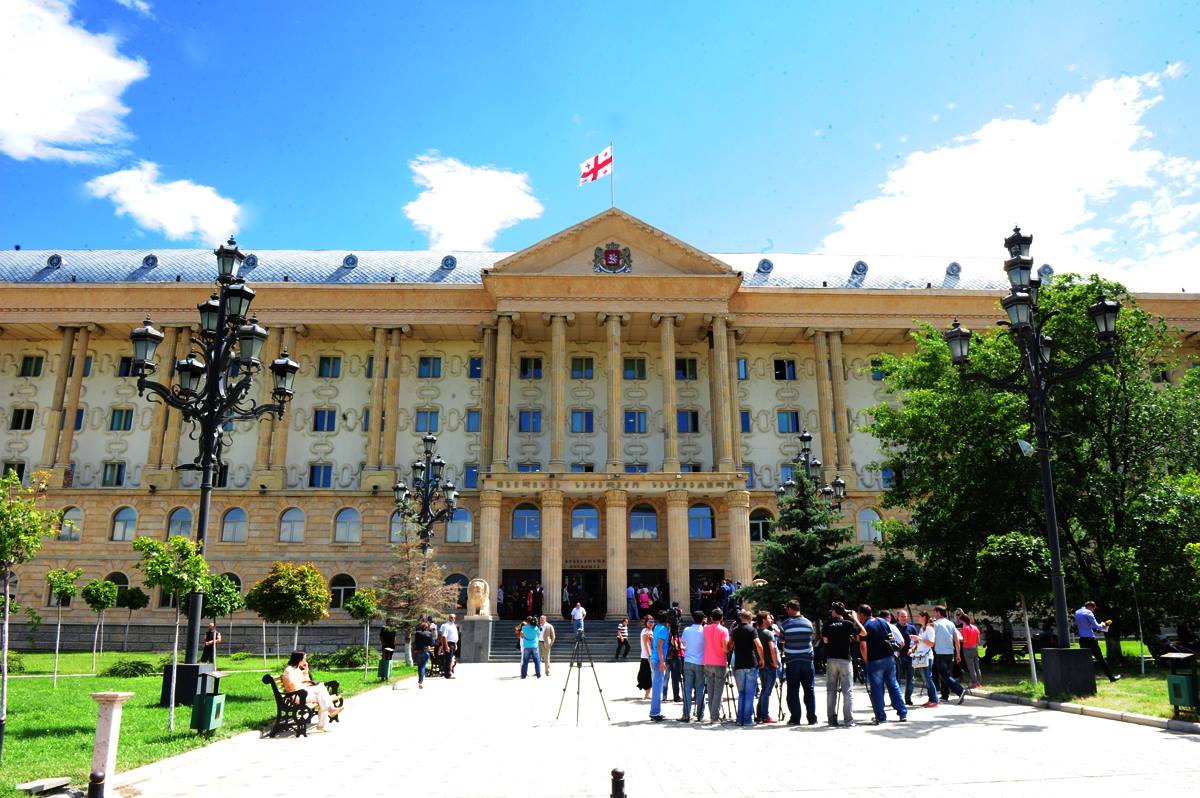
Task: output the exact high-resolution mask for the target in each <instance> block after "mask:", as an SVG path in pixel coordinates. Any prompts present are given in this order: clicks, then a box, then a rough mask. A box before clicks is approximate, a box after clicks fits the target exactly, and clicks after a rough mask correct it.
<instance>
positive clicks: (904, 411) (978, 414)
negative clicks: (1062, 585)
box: [866, 275, 1200, 650]
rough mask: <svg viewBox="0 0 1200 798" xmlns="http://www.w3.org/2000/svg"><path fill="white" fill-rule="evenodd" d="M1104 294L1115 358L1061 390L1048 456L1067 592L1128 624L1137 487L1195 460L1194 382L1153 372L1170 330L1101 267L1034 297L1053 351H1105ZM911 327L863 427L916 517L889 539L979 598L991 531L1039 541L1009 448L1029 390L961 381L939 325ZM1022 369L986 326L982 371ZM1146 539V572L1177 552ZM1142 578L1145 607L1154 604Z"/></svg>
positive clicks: (1032, 481) (1037, 491) (887, 501)
mask: <svg viewBox="0 0 1200 798" xmlns="http://www.w3.org/2000/svg"><path fill="white" fill-rule="evenodd" d="M1100 294H1104V295H1106V296H1108V297H1110V298H1112V297H1116V298H1119V299H1120V300H1121V302H1122V305H1123V309H1122V312H1121V316H1120V319H1119V321H1118V332H1119V339H1118V341H1117V343H1116V357H1115V359H1114V360H1113V362H1112V363H1111V364H1105V365H1098V366H1094V367H1093V368H1091V369H1089V370H1088V371H1087V372H1086V373H1085V374H1084V375H1083V376H1082V377H1081V378H1080V379H1078V380H1076V381H1074V382H1069V383H1064V384H1062V385H1060V386H1059V387H1058V388H1056V389H1055V390H1054V392H1052V394H1051V406H1050V411H1051V413H1050V415H1051V419H1052V422H1053V444H1052V452H1051V455H1052V457H1053V467H1054V477H1055V485H1056V498H1057V509H1058V516H1059V524H1060V536H1061V540H1062V546H1063V565H1064V569H1063V570H1064V573H1065V576H1066V580H1067V588H1068V593H1069V594H1073V596H1074V598H1075V600H1077V601H1082V600H1083V599H1084V598H1093V599H1095V600H1096V601H1098V602H1100V603H1101V604H1102V605H1104V606H1105V607H1106V608H1108V609H1111V610H1112V611H1113V612H1114V617H1115V618H1116V623H1115V624H1114V627H1113V629H1114V631H1116V630H1118V629H1119V628H1120V627H1121V626H1122V625H1123V624H1125V623H1128V622H1130V621H1131V620H1132V618H1133V611H1132V606H1133V602H1132V601H1131V598H1132V597H1131V596H1130V595H1129V592H1128V587H1127V584H1126V583H1127V580H1126V579H1125V578H1124V577H1123V575H1122V572H1121V568H1120V563H1119V562H1118V561H1116V560H1115V559H1114V556H1113V555H1114V553H1116V552H1118V551H1120V550H1122V549H1123V548H1126V547H1129V546H1132V545H1135V544H1136V542H1137V541H1138V539H1139V537H1140V535H1141V534H1142V530H1141V528H1140V523H1139V521H1138V519H1137V517H1136V515H1135V513H1134V512H1133V510H1134V509H1135V508H1136V506H1137V504H1138V500H1139V498H1140V497H1142V496H1145V495H1146V494H1147V492H1148V491H1150V490H1151V489H1152V488H1153V487H1154V486H1155V485H1156V484H1157V483H1158V482H1160V481H1161V480H1162V478H1163V477H1164V475H1165V474H1168V473H1171V472H1173V471H1179V470H1186V469H1187V468H1190V467H1194V465H1195V461H1196V459H1197V456H1198V455H1197V453H1198V452H1200V448H1197V446H1196V445H1195V442H1196V441H1197V440H1200V433H1198V432H1197V428H1198V423H1200V390H1198V388H1200V381H1198V380H1197V379H1195V378H1190V379H1186V380H1183V381H1182V382H1181V383H1180V384H1179V385H1161V386H1159V385H1155V384H1152V382H1151V379H1150V376H1149V375H1150V374H1151V372H1152V370H1159V371H1161V370H1162V369H1165V368H1168V367H1169V366H1170V365H1171V364H1172V363H1173V362H1174V352H1175V350H1176V347H1177V344H1176V342H1175V341H1174V340H1173V339H1172V337H1171V336H1170V334H1169V332H1168V330H1167V327H1166V324H1165V322H1164V321H1163V320H1162V319H1160V318H1154V317H1151V316H1150V315H1148V314H1147V313H1145V312H1144V311H1142V310H1141V309H1140V308H1139V307H1138V306H1137V303H1136V301H1135V300H1134V299H1133V298H1132V297H1131V296H1129V294H1128V293H1127V292H1126V291H1125V290H1124V289H1123V288H1122V287H1121V286H1119V285H1117V284H1114V283H1110V282H1107V281H1104V280H1101V279H1100V278H1097V277H1091V278H1087V279H1084V278H1079V277H1075V276H1072V275H1063V276H1056V277H1055V278H1054V279H1053V281H1052V282H1051V283H1049V284H1047V285H1045V286H1043V287H1042V289H1041V292H1040V296H1039V299H1038V302H1039V305H1040V306H1041V307H1042V308H1043V310H1044V311H1052V312H1054V313H1055V315H1054V316H1053V317H1052V318H1051V319H1050V320H1049V322H1048V323H1047V327H1046V332H1047V334H1048V335H1050V336H1051V337H1052V338H1053V340H1054V352H1055V354H1054V359H1055V362H1058V363H1063V364H1068V363H1075V362H1078V361H1079V360H1081V359H1082V358H1083V357H1085V356H1087V355H1090V354H1093V353H1096V352H1098V351H1099V350H1100V344H1098V343H1097V341H1096V339H1095V334H1094V327H1093V325H1092V322H1091V320H1090V318H1089V317H1088V315H1087V312H1086V309H1087V306H1088V305H1089V304H1091V303H1092V302H1094V301H1095V300H1096V297H1097V296H1098V295H1100ZM913 338H914V340H915V343H916V351H915V352H914V353H912V354H909V355H901V356H891V355H883V356H882V357H881V361H880V362H881V366H882V369H883V372H884V378H885V390H886V391H887V393H888V394H890V400H889V401H888V402H885V403H883V404H880V405H878V406H876V407H874V408H872V410H871V416H872V421H871V423H870V424H869V425H868V426H867V427H866V431H867V432H869V433H870V434H872V435H873V436H874V437H875V438H876V439H877V440H878V441H879V444H880V449H881V452H882V455H883V462H882V464H881V465H882V466H885V467H890V468H892V469H894V470H895V472H896V475H897V479H896V483H895V486H894V487H893V488H891V489H890V490H888V491H887V492H886V493H885V494H884V505H885V506H887V507H894V508H903V509H905V510H907V511H908V513H909V515H910V517H911V519H912V521H911V523H910V524H908V525H906V526H905V527H904V528H903V529H902V530H900V532H899V535H898V538H899V539H898V540H895V541H893V542H894V543H895V544H896V545H898V546H900V547H902V548H906V549H909V550H910V551H911V553H912V554H913V556H914V557H915V558H916V559H917V560H918V561H919V562H921V564H922V566H923V568H924V571H925V574H926V576H927V578H928V580H929V589H930V592H932V593H934V594H944V595H948V594H950V593H952V592H953V593H954V594H956V599H957V601H958V603H962V604H964V605H971V604H978V603H979V602H980V601H981V599H982V598H983V597H982V596H981V595H980V593H979V589H980V586H981V582H980V580H978V579H977V578H976V577H977V573H978V570H979V563H978V553H979V551H980V550H981V549H982V548H983V547H984V546H985V545H986V543H987V541H988V539H989V538H990V537H992V536H995V535H1006V534H1008V533H1010V532H1020V533H1023V534H1025V535H1029V536H1037V537H1044V529H1045V526H1044V522H1043V515H1042V497H1041V485H1040V480H1039V476H1038V470H1037V467H1038V464H1037V461H1036V459H1034V458H1027V457H1024V456H1022V454H1021V452H1020V450H1019V449H1018V447H1017V446H1016V445H1015V444H1016V441H1017V439H1025V440H1032V438H1033V435H1032V431H1031V424H1030V421H1029V409H1028V402H1027V399H1026V397H1025V396H1024V395H1018V394H1011V393H1006V392H1001V391H996V390H993V389H991V388H989V387H986V386H984V385H982V384H981V383H978V382H962V381H961V380H960V379H959V374H958V370H957V369H956V368H955V367H954V366H953V365H952V364H951V362H950V354H949V351H948V348H947V347H946V344H945V342H944V341H943V340H942V337H941V332H940V331H939V330H937V329H934V328H933V327H932V326H931V325H921V328H920V329H919V330H918V331H917V332H916V333H914V335H913ZM1017 366H1018V352H1017V350H1016V347H1015V346H1014V344H1013V342H1012V340H1011V338H1009V337H1008V336H1007V335H1003V334H998V333H991V334H986V333H985V334H983V335H980V336H978V337H977V340H976V341H975V342H974V343H973V345H972V364H971V368H972V369H973V370H976V371H980V372H983V373H985V374H988V375H991V376H993V377H997V378H999V377H1004V376H1007V375H1009V374H1011V373H1013V372H1015V371H1016V370H1017ZM1139 551H1140V553H1141V554H1143V555H1144V556H1145V557H1146V558H1147V559H1146V561H1143V562H1142V569H1143V573H1149V572H1150V571H1151V570H1153V569H1157V568H1160V567H1166V566H1168V565H1169V564H1170V560H1171V559H1172V558H1173V559H1174V560H1178V559H1179V557H1180V555H1179V551H1178V549H1176V550H1174V551H1167V550H1156V551H1147V550H1145V549H1141V550H1139ZM1147 588H1148V589H1147V595H1146V596H1145V599H1146V603H1147V605H1153V606H1160V605H1161V604H1162V603H1163V602H1161V601H1160V600H1159V599H1160V597H1158V596H1151V595H1149V592H1150V590H1149V586H1147ZM1113 648H1114V650H1115V649H1116V648H1118V647H1116V646H1114V647H1113Z"/></svg>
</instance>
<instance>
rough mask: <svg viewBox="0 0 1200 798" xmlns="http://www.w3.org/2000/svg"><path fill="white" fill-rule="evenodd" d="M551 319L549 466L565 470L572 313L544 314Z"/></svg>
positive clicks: (551, 469)
mask: <svg viewBox="0 0 1200 798" xmlns="http://www.w3.org/2000/svg"><path fill="white" fill-rule="evenodd" d="M542 318H543V319H547V320H549V322H550V468H549V470H550V471H552V472H556V471H566V470H567V461H566V458H565V457H564V453H565V451H566V440H567V325H568V324H569V323H570V322H571V321H573V320H574V318H575V315H574V314H573V313H544V314H542Z"/></svg>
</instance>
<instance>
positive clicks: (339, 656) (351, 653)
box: [308, 646, 379, 671]
mask: <svg viewBox="0 0 1200 798" xmlns="http://www.w3.org/2000/svg"><path fill="white" fill-rule="evenodd" d="M378 661H379V652H377V651H373V650H372V651H371V662H372V663H376V662H378ZM362 666H363V649H362V646H348V647H346V648H339V649H338V650H337V651H334V652H333V653H331V654H309V655H308V667H309V668H311V669H312V670H318V671H328V670H339V669H342V670H347V669H348V670H353V669H355V668H361V667H362Z"/></svg>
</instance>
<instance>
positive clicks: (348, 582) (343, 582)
mask: <svg viewBox="0 0 1200 798" xmlns="http://www.w3.org/2000/svg"><path fill="white" fill-rule="evenodd" d="M354 590H355V584H354V577H352V576H350V575H349V574H338V575H337V576H335V577H334V578H333V579H330V580H329V591H330V592H331V593H333V601H331V602H330V603H329V606H330V608H331V609H335V610H340V609H341V608H342V607H344V606H346V599H348V598H350V597H351V596H353V595H354Z"/></svg>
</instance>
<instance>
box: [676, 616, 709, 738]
mask: <svg viewBox="0 0 1200 798" xmlns="http://www.w3.org/2000/svg"><path fill="white" fill-rule="evenodd" d="M679 637H680V639H682V641H683V717H681V718H680V720H681V721H683V722H684V723H688V722H689V721H691V719H692V700H693V695H694V697H695V701H696V722H697V723H699V722H702V721H703V720H704V613H702V612H700V610H694V611H693V612H692V625H691V626H689V627H687V628H686V629H684V630H683V631H682V632H681V633H680V634H679Z"/></svg>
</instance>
